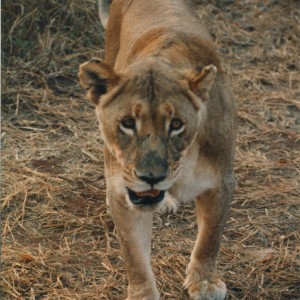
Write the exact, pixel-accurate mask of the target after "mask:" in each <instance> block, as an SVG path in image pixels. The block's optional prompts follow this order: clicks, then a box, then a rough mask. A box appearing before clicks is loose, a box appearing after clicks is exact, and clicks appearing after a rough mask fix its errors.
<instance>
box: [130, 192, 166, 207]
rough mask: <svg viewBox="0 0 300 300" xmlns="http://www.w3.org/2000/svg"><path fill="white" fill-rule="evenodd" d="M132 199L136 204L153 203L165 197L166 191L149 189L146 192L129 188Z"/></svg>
mask: <svg viewBox="0 0 300 300" xmlns="http://www.w3.org/2000/svg"><path fill="white" fill-rule="evenodd" d="M127 191H128V195H129V199H130V201H131V202H132V203H133V204H134V205H152V204H155V203H158V202H160V201H162V200H163V199H164V196H165V191H160V190H154V189H153V190H148V191H144V192H134V191H132V190H131V189H129V188H127Z"/></svg>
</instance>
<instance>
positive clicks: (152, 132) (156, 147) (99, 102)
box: [79, 61, 215, 205]
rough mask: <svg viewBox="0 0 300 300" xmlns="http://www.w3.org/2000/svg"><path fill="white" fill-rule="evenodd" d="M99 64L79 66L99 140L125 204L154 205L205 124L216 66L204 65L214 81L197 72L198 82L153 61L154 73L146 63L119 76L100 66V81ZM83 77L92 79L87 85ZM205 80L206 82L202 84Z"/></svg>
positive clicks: (173, 180)
mask: <svg viewBox="0 0 300 300" xmlns="http://www.w3.org/2000/svg"><path fill="white" fill-rule="evenodd" d="M88 64H90V67H89V68H87V66H88ZM101 64H102V63H101V62H95V61H92V62H88V63H86V64H84V65H82V67H81V70H80V73H79V77H80V79H81V83H82V85H83V86H85V87H87V88H88V95H89V98H90V99H91V100H92V101H93V102H95V103H96V114H97V117H98V120H99V124H100V130H101V134H102V137H103V139H104V142H105V145H106V147H107V148H108V150H109V151H110V153H111V154H112V155H113V156H114V157H115V159H116V161H117V162H118V164H119V165H120V166H121V170H122V181H123V182H122V184H123V185H124V188H125V189H126V192H127V194H128V198H129V200H130V201H131V203H132V204H134V205H154V204H156V203H158V202H160V201H162V200H163V199H164V196H165V192H166V191H167V190H168V189H169V188H170V187H171V186H172V185H173V184H174V182H175V181H176V179H177V178H178V176H179V174H180V171H181V169H182V168H181V161H182V158H183V157H184V156H185V154H186V153H187V151H188V149H189V148H190V147H191V146H192V144H193V143H194V141H195V138H196V135H197V133H198V132H199V127H201V123H202V122H201V121H203V120H204V119H205V110H206V104H205V101H206V100H207V99H206V97H207V92H208V88H209V84H208V83H210V82H211V81H213V79H214V75H215V67H213V66H209V68H210V71H211V72H212V73H213V76H208V75H209V74H211V73H210V71H209V72H207V73H205V72H204V71H202V73H203V74H200V75H201V76H202V79H201V80H200V81H199V82H198V83H197V82H196V80H195V76H198V77H199V76H200V75H199V74H196V75H194V76H191V75H190V77H189V76H187V73H186V72H182V71H181V72H179V71H177V72H176V71H174V70H170V69H169V68H167V67H166V66H162V67H161V68H159V67H158V66H159V64H157V62H156V64H155V66H156V67H155V69H154V68H153V66H152V64H149V65H144V66H142V67H140V66H138V68H132V69H130V70H127V72H124V73H123V74H119V75H117V74H116V73H115V72H114V71H113V70H109V71H107V70H108V69H109V68H108V67H107V66H106V65H105V68H106V69H105V72H108V73H109V74H107V73H105V74H104V75H103V72H102V73H101V76H99V74H100V69H101V67H100V66H101ZM97 67H98V68H97ZM206 68H208V67H206ZM204 69H205V68H204ZM95 70H97V72H98V73H97V72H95ZM91 74H93V75H91ZM105 75H106V77H105ZM85 76H90V77H91V78H89V80H90V81H89V82H87V81H86V80H85V79H86V78H85ZM109 76H110V77H109ZM209 77H211V78H209ZM205 79H206V81H209V82H205V84H204V82H203V81H205ZM95 82H96V83H95ZM103 82H104V85H105V94H102V90H103V86H102V85H103ZM199 83H201V84H202V85H203V88H202V89H201V88H200V89H199V87H198V85H199ZM197 84H198V85H197ZM195 87H196V90H195ZM100 91H101V92H100ZM99 94H102V95H101V97H100V95H99ZM95 100H96V101H95Z"/></svg>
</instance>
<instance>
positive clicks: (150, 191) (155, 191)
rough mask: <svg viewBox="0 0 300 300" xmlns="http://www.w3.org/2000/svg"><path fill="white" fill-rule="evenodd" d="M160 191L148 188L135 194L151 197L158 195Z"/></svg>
mask: <svg viewBox="0 0 300 300" xmlns="http://www.w3.org/2000/svg"><path fill="white" fill-rule="evenodd" d="M159 193H160V191H159V190H149V191H144V192H139V193H136V195H137V196H138V197H140V198H143V197H152V198H155V197H157V196H158V195H159Z"/></svg>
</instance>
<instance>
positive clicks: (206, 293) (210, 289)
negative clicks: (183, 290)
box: [188, 280, 227, 300]
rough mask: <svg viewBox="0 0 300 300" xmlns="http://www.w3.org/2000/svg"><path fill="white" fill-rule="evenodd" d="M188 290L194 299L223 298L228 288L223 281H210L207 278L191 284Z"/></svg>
mask: <svg viewBox="0 0 300 300" xmlns="http://www.w3.org/2000/svg"><path fill="white" fill-rule="evenodd" d="M188 292H189V295H190V297H191V299H193V300H223V299H225V298H226V294H227V289H226V285H225V283H224V282H223V281H221V280H218V281H217V282H208V281H207V280H204V281H200V282H197V283H194V284H191V285H190V286H189V287H188Z"/></svg>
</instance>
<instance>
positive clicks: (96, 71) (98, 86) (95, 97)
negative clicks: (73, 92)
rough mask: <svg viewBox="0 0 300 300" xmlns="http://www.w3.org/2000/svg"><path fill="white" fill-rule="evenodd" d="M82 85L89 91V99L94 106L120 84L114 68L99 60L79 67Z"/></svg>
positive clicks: (93, 60) (92, 60)
mask: <svg viewBox="0 0 300 300" xmlns="http://www.w3.org/2000/svg"><path fill="white" fill-rule="evenodd" d="M78 77H79V80H80V84H81V86H82V87H84V88H85V89H86V90H87V97H88V99H89V100H90V101H92V102H93V103H94V104H98V103H99V99H100V97H101V96H102V95H103V94H105V93H106V92H107V91H108V90H109V89H111V88H112V87H113V86H114V85H116V84H117V83H118V82H119V76H118V75H117V74H116V73H115V71H114V70H113V68H112V67H110V66H109V65H108V64H106V63H104V62H103V61H101V60H99V59H91V60H90V61H88V62H86V63H83V64H81V65H80V67H79V73H78Z"/></svg>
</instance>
